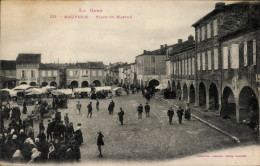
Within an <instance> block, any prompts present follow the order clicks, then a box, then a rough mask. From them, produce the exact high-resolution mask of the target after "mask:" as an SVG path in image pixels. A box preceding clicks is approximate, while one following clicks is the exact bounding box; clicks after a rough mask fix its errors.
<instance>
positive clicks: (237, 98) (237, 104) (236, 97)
mask: <svg viewBox="0 0 260 166" xmlns="http://www.w3.org/2000/svg"><path fill="white" fill-rule="evenodd" d="M234 98H235V103H236V121H237V123H239V121H240V116H239V109H240V107H239V95H237V94H234Z"/></svg>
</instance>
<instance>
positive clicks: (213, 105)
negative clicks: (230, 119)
mask: <svg viewBox="0 0 260 166" xmlns="http://www.w3.org/2000/svg"><path fill="white" fill-rule="evenodd" d="M218 108H219V104H218V89H217V86H216V84H215V83H211V84H210V87H209V109H210V110H218Z"/></svg>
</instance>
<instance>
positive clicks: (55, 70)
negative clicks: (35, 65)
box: [39, 64, 60, 87]
mask: <svg viewBox="0 0 260 166" xmlns="http://www.w3.org/2000/svg"><path fill="white" fill-rule="evenodd" d="M39 76H40V85H41V86H43V87H44V86H47V85H50V86H55V87H59V86H60V68H59V67H58V64H40V67H39Z"/></svg>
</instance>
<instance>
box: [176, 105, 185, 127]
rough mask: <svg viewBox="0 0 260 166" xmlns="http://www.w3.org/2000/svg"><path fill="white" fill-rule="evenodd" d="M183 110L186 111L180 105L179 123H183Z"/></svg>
mask: <svg viewBox="0 0 260 166" xmlns="http://www.w3.org/2000/svg"><path fill="white" fill-rule="evenodd" d="M183 112H184V111H183V109H182V108H181V107H179V109H178V110H177V115H178V119H179V124H181V121H182V115H183Z"/></svg>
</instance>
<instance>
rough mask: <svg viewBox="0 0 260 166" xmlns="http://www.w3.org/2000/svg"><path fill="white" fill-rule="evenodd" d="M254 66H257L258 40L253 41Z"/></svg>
mask: <svg viewBox="0 0 260 166" xmlns="http://www.w3.org/2000/svg"><path fill="white" fill-rule="evenodd" d="M253 65H256V40H253Z"/></svg>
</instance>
